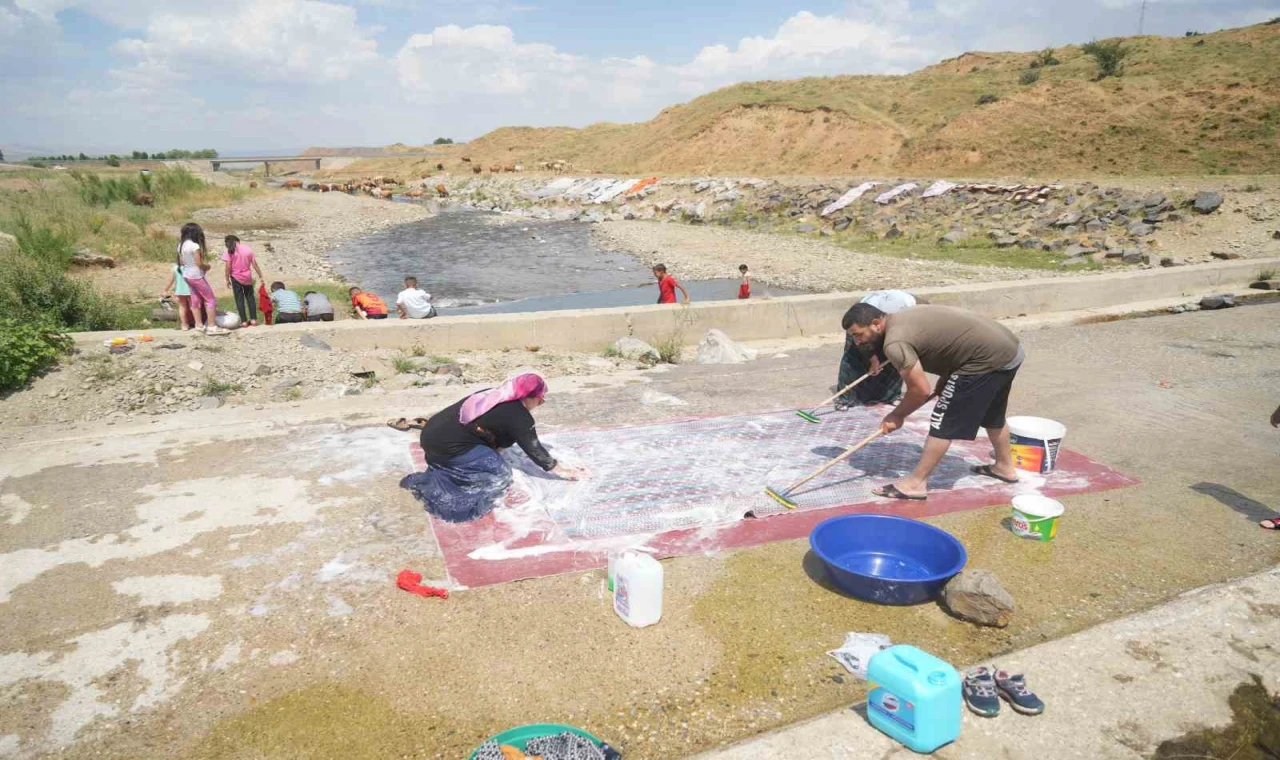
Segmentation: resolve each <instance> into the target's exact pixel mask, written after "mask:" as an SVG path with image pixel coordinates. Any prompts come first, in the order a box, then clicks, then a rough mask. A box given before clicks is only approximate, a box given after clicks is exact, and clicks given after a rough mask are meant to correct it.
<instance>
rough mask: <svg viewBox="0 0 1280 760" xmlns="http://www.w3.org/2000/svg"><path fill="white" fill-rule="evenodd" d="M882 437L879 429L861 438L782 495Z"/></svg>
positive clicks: (793, 484) (788, 487)
mask: <svg viewBox="0 0 1280 760" xmlns="http://www.w3.org/2000/svg"><path fill="white" fill-rule="evenodd" d="M882 435H884V429H883V428H879V429H877V430H876V432H874V433H872V434H871V435H869V436H867V437H866V438H863V439H862V441H861V442H860V443H858V444H857V445H855V446H850V447H849V448H847V449H845V451H844V453H843V454H841V455H840V456H838V457H836V458H835V459H832V460H831V461H830V462H827V463H826V464H824V465H822V466H821V467H819V468H818V469H817V470H815V471H814V472H813V473H812V474H810V475H806V476H805V477H803V478H801V479H800V480H797V481H796V482H794V483H792V484H791V485H789V486H787V490H785V491H783V493H784V494H786V493H791V492H792V491H794V490H796V489H797V488H799V487H800V486H802V485H804V484H805V483H808V482H809V481H810V480H813V479H814V478H816V477H818V476H819V475H821V474H822V473H824V472H826V471H827V470H830V469H831V468H832V467H835V466H836V465H838V464H840V463H841V462H843V461H844V460H846V459H848V458H849V457H851V456H853V455H854V454H856V453H858V452H859V451H861V450H862V449H863V448H864V447H865V446H866V445H867V444H869V443H871V442H872V441H874V440H875V439H877V438H879V437H880V436H882Z"/></svg>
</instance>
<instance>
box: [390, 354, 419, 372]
mask: <svg viewBox="0 0 1280 760" xmlns="http://www.w3.org/2000/svg"><path fill="white" fill-rule="evenodd" d="M391 366H392V367H394V368H395V370H396V373H397V374H401V375H405V374H408V373H410V372H413V371H414V370H415V369H417V368H418V365H417V364H414V363H413V360H412V359H410V358H409V357H407V356H397V357H396V358H395V359H394V360H392V362H391Z"/></svg>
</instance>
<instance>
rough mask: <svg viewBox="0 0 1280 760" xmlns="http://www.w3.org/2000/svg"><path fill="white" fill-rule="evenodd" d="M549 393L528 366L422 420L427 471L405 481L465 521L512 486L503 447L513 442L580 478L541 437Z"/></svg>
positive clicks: (545, 464) (436, 509) (436, 511)
mask: <svg viewBox="0 0 1280 760" xmlns="http://www.w3.org/2000/svg"><path fill="white" fill-rule="evenodd" d="M546 394H547V383H546V381H544V380H543V379H542V378H541V377H539V376H538V375H535V374H534V373H532V372H526V373H524V374H522V375H516V376H515V377H512V378H509V379H508V380H507V381H506V382H504V383H503V384H502V385H499V386H498V387H497V388H490V389H489V390H483V391H480V392H478V393H473V394H472V395H470V396H467V397H466V398H464V399H462V400H461V401H459V402H458V403H456V404H454V405H453V406H450V407H448V408H447V409H444V410H442V411H440V412H437V413H436V414H435V415H433V416H432V417H431V418H430V419H428V420H426V421H425V423H424V424H423V425H422V451H423V452H424V453H425V454H426V456H427V471H426V472H419V473H413V474H411V475H408V476H406V477H405V478H404V479H403V480H401V481H400V486H401V487H402V488H407V489H409V490H410V491H413V493H414V495H416V496H417V497H418V498H419V499H421V500H422V502H423V503H424V504H425V505H426V508H427V511H428V512H430V513H431V514H433V515H436V516H437V517H440V518H441V519H444V520H448V521H450V522H464V521H467V520H474V519H476V518H478V517H482V516H484V515H486V514H488V513H489V511H490V510H492V509H493V507H494V502H495V500H496V499H497V498H498V497H500V496H502V494H503V493H504V492H505V491H506V490H507V488H508V487H510V485H511V466H510V465H509V464H507V463H506V461H505V460H504V459H503V458H502V454H500V453H499V452H500V451H501V450H502V449H506V448H509V447H511V446H512V445H517V446H519V447H520V448H521V449H522V450H523V451H524V453H525V454H526V455H528V457H529V458H530V459H532V460H533V461H534V463H536V464H537V465H538V466H539V467H541V468H542V469H544V470H546V471H547V472H550V473H553V474H555V475H559V476H560V477H562V478H564V479H566V480H577V479H578V478H579V477H581V476H582V474H583V473H582V471H581V470H578V469H577V468H574V467H570V466H568V465H565V464H563V463H559V462H557V461H556V460H555V459H554V458H552V456H551V455H550V454H549V453H547V450H546V449H545V448H544V447H543V446H542V442H541V441H539V440H538V431H537V428H536V427H535V424H534V421H533V414H532V412H533V410H534V409H537V408H538V407H539V406H541V405H542V402H543V400H544V399H545V398H546ZM398 422H399V423H403V427H413V425H408V424H407V423H404V421H403V420H400V421H398ZM395 426H396V427H398V428H401V429H403V427H402V426H401V425H400V424H397V425H395Z"/></svg>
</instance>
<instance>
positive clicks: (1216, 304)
mask: <svg viewBox="0 0 1280 760" xmlns="http://www.w3.org/2000/svg"><path fill="white" fill-rule="evenodd" d="M1235 305H1236V297H1235V296H1233V295H1231V294H1230V293H1222V294H1219V295H1213V296H1205V297H1204V298H1201V299H1200V308H1202V309H1228V308H1231V307H1232V306H1235Z"/></svg>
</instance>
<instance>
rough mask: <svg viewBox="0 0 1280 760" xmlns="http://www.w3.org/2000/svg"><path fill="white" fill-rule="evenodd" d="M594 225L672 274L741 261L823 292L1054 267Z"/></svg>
mask: <svg viewBox="0 0 1280 760" xmlns="http://www.w3.org/2000/svg"><path fill="white" fill-rule="evenodd" d="M593 231H594V233H595V235H596V236H597V239H598V241H599V243H600V245H602V246H603V247H605V248H607V249H610V250H620V251H627V252H629V253H631V254H632V255H634V256H636V257H637V258H639V259H640V260H642V261H644V262H645V263H646V264H656V263H658V262H662V263H665V264H666V265H667V267H668V268H669V269H670V270H671V272H672V274H674V275H675V276H676V277H677V278H684V279H691V280H699V279H707V278H712V277H736V276H737V273H738V265H739V264H746V265H747V266H749V267H750V268H751V276H752V278H754V279H755V280H757V281H758V282H762V283H769V284H771V285H776V286H778V287H783V288H801V289H805V290H813V291H816V292H820V293H825V292H833V291H840V290H864V289H869V288H886V287H911V286H923V285H954V284H957V283H963V282H982V281H992V280H1022V279H1027V278H1031V277H1044V276H1051V275H1053V274H1055V273H1054V272H1047V271H1045V270H1030V269H1012V268H1006V267H988V266H974V265H971V264H957V263H954V262H949V261H915V260H912V259H900V258H893V257H889V256H877V255H874V254H867V253H856V252H854V251H850V250H848V249H846V248H841V247H839V246H837V245H833V244H831V243H826V242H823V241H821V240H812V239H807V238H801V237H790V236H786V235H777V234H772V233H764V232H749V231H746V230H735V229H728V228H723V227H702V226H691V225H687V224H661V223H656V222H638V221H630V222H603V223H601V224H597V225H596V226H595V228H594V230H593Z"/></svg>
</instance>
